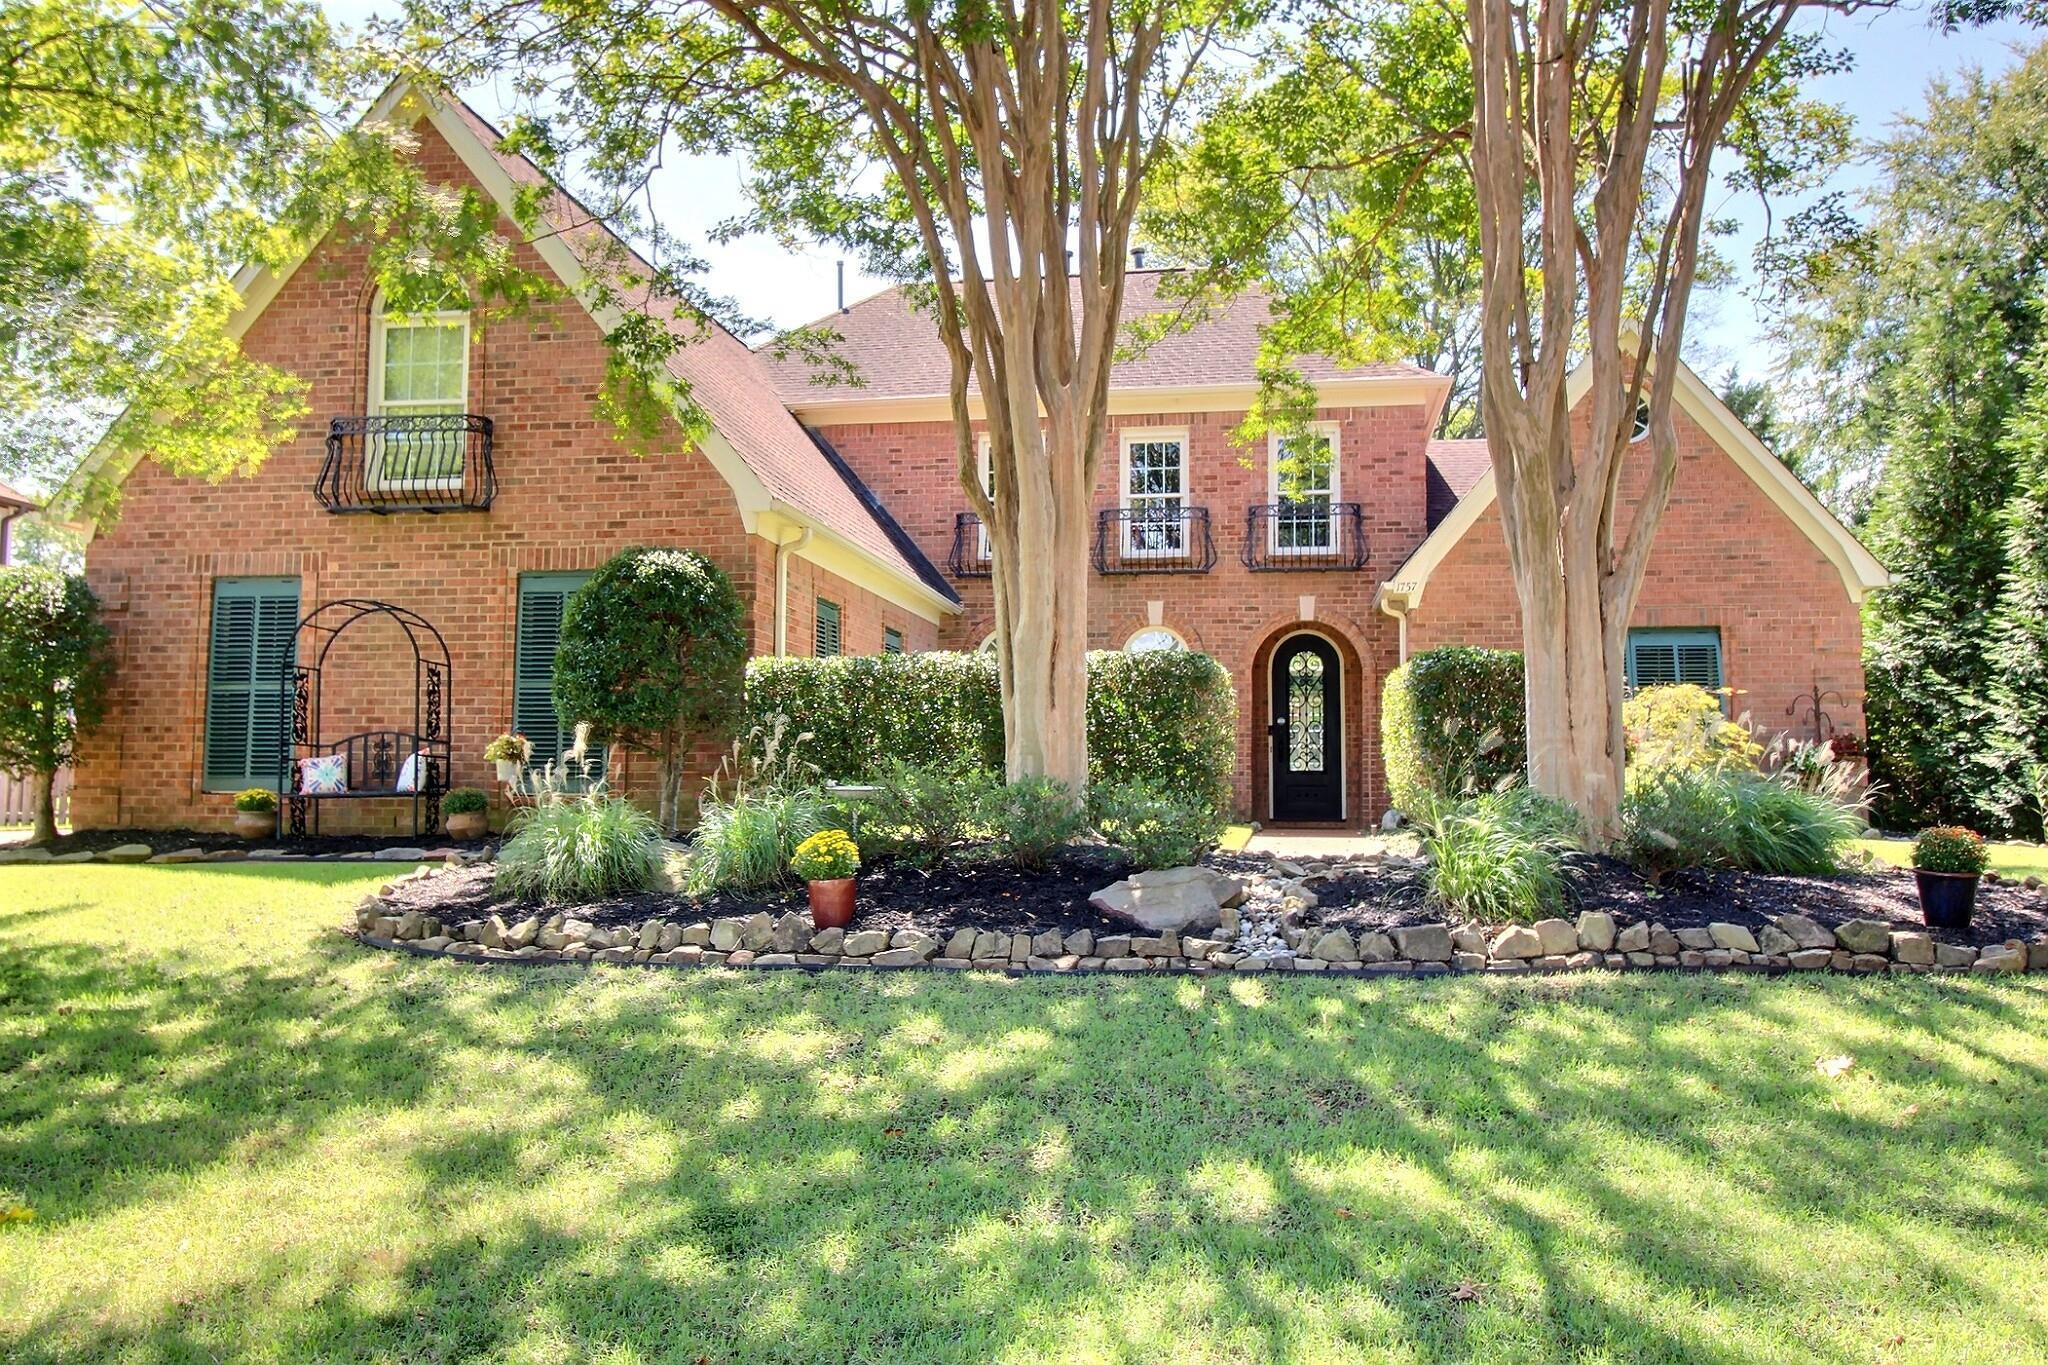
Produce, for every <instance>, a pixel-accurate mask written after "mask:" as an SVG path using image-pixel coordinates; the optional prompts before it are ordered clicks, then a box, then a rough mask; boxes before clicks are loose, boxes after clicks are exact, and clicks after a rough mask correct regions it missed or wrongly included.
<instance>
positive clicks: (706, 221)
mask: <svg viewBox="0 0 2048 1365" xmlns="http://www.w3.org/2000/svg"><path fill="white" fill-rule="evenodd" d="M326 3H327V9H328V11H329V13H330V14H331V15H333V17H334V18H336V19H337V20H339V21H341V22H344V23H348V22H353V21H358V20H360V19H362V18H364V17H365V16H366V15H368V14H370V13H372V12H374V11H376V10H379V9H382V8H384V6H382V5H380V4H379V3H378V2H377V0H326ZM1816 22H1818V23H1820V24H1821V25H1823V26H1824V29H1825V31H1826V33H1827V34H1828V36H1829V37H1830V38H1831V39H1832V40H1834V41H1835V42H1837V43H1839V44H1840V45H1842V46H1845V47H1847V48H1848V49H1849V50H1850V51H1851V52H1852V53H1853V54H1854V56H1855V59H1856V64H1855V68H1854V69H1853V70H1852V71H1850V72H1848V73H1846V74H1843V75H1840V76H1833V77H1829V78H1827V79H1825V80H1822V81H1818V82H1816V83H1815V84H1814V85H1813V87H1812V92H1813V94H1814V95H1815V96H1816V97H1818V98H1822V99H1827V100H1831V101H1834V102H1835V103H1838V104H1841V105H1842V106H1844V107H1845V108H1846V109H1847V110H1848V111H1849V112H1850V114H1851V115H1853V116H1854V118H1855V120H1856V124H1857V129H1858V132H1859V134H1860V135H1861V136H1863V137H1866V138H1874V137H1879V136H1882V135H1883V134H1884V132H1885V131H1886V129H1887V128H1888V127H1889V126H1890V125H1891V124H1892V123H1893V122H1894V121H1895V120H1896V119H1897V118H1898V117H1899V116H1900V115H1901V114H1908V113H1911V112H1913V111H1915V110H1917V109H1918V108H1919V107H1920V106H1921V103H1922V97H1923V95H1924V92H1925V90H1926V88H1927V84H1928V82H1929V81H1930V80H1931V79H1934V78H1936V77H1938V76H1942V75H1945V74H1949V73H1953V72H1955V71H1958V70H1960V69H1962V68H1963V67H1965V66H1968V65H1977V66H1982V67H1984V68H1986V69H1988V70H1993V71H1996V70H2000V69H2003V68H2004V67H2006V66H2009V65H2011V64H2012V63H2013V62H2014V61H2015V60H2016V52H2017V51H2018V49H2019V48H2020V47H2021V46H2022V45H2024V44H2026V43H2028V42H2029V41H2030V40H2033V41H2038V40H2039V35H2038V34H2036V33H2035V32H2034V31H2032V30H2029V29H2026V28H2025V27H2023V26H2021V25H2017V24H2000V25H1993V26H1990V27H1987V28H1984V29H1979V30H1972V31H1968V32H1965V33H1961V34H1957V35H1953V36H1950V35H1945V34H1943V33H1941V32H1939V31H1938V30H1936V29H1934V28H1932V27H1931V26H1930V25H1929V24H1928V22H1927V18H1926V15H1925V11H1924V9H1923V8H1919V7H1915V8H1912V9H1902V10H1880V11H1873V12H1869V13H1866V14H1864V15H1859V16H1853V17H1844V16H1841V15H1837V14H1826V15H1824V16H1820V17H1818V18H1817V20H1816ZM465 94H466V95H467V96H468V97H469V98H470V100H471V102H472V103H473V104H475V105H476V106H477V108H478V109H479V110H480V111H481V112H483V113H484V114H485V115H486V116H495V115H496V114H497V113H498V112H499V110H500V108H501V107H502V102H501V100H500V97H499V92H498V91H497V90H494V89H492V88H490V87H485V88H482V89H477V90H472V91H467V92H465ZM1865 180H1866V176H1865V173H1864V172H1863V171H1862V169H1861V168H1859V167H1854V166H1852V167H1849V168H1846V169H1845V170H1844V171H1843V172H1841V173H1840V174H1839V175H1838V176H1837V177H1836V179H1835V180H1834V182H1833V185H1832V187H1833V188H1842V189H1850V190H1853V189H1855V188H1856V187H1858V186H1859V185H1861V184H1863V183H1865ZM654 205H655V208H656V210H657V211H658V212H659V213H660V214H661V216H662V219H663V221H664V222H665V223H666V224H667V226H668V227H669V229H670V230H671V231H672V232H674V233H676V234H677V235H679V236H680V237H682V238H683V239H684V240H686V241H688V242H690V243H691V244H692V245H693V246H694V247H695V249H696V250H697V251H698V252H699V253H700V254H701V255H702V256H703V257H704V258H705V259H706V260H707V261H708V262H709V263H710V265H711V271H710V275H709V279H708V282H709V284H710V287H711V288H712V289H713V290H714V291H715V292H717V293H721V294H725V295H728V296H730V297H732V298H734V299H736V300H737V301H738V303H739V304H740V306H741V307H742V308H743V309H744V310H745V311H746V312H747V313H748V314H750V315H751V316H754V317H758V318H765V319H768V320H770V321H772V322H774V323H776V324H777V325H779V326H794V325H796V324H798V323H803V322H809V321H811V320H813V319H815V318H818V317H821V316H823V315H824V314H825V313H828V312H830V311H831V309H832V307H833V304H834V275H835V267H836V264H837V261H838V253H836V252H834V251H831V250H829V249H827V248H822V247H813V248H809V249H798V250H794V251H792V250H789V249H787V248H785V247H784V246H783V245H781V244H780V243H777V242H775V241H773V240H770V239H767V238H762V237H753V238H747V239H744V240H740V241H735V242H730V243H724V244H714V243H711V242H710V241H709V240H708V236H709V231H710V229H711V228H712V227H713V226H714V225H715V224H717V223H718V222H720V221H721V220H723V219H725V218H728V217H730V216H732V215H733V214H735V213H737V212H738V211H739V210H740V208H741V192H740V167H739V165H738V163H737V162H735V161H734V160H732V159H730V158H690V159H684V160H680V161H677V162H673V163H671V164H670V165H669V166H668V167H666V168H665V169H664V170H663V171H662V172H661V174H660V178H659V179H658V180H657V181H656V185H655V192H654ZM1798 206H1799V205H1798V203H1797V202H1784V201H1780V202H1777V203H1774V204H1773V205H1772V206H1771V209H1770V212H1769V213H1766V211H1765V209H1764V207H1763V206H1761V205H1760V204H1758V203H1757V202H1756V201H1755V200H1754V199H1753V198H1751V197H1735V196H1730V197H1726V198H1724V199H1723V200H1722V201H1721V202H1720V203H1719V204H1718V205H1716V207H1715V212H1716V213H1717V215H1720V216H1725V217H1729V218H1733V219H1736V220H1738V221H1739V222H1740V223H1741V224H1742V230H1741V232H1740V234H1739V235H1738V237H1737V238H1736V239H1735V240H1734V241H1732V242H1725V243H1723V248H1722V249H1723V250H1724V251H1725V252H1726V253H1727V254H1728V255H1729V256H1730V257H1731V258H1732V259H1733V261H1734V263H1735V264H1736V266H1737V267H1738V269H1739V270H1740V271H1741V272H1742V273H1743V277H1744V280H1745V281H1746V279H1747V270H1748V263H1749V257H1750V252H1751V250H1752V249H1753V248H1754V246H1755V245H1756V243H1757V241H1758V240H1760V239H1761V237H1762V236H1763V234H1764V232H1765V231H1766V230H1767V226H1768V224H1769V223H1770V222H1771V221H1773V220H1775V221H1776V222H1778V223H1780V224H1782V223H1783V222H1784V221H1785V219H1786V217H1787V216H1788V215H1789V213H1790V212H1791V211H1793V210H1794V209H1796V208H1797V207H1798ZM847 269H848V284H847V293H848V296H849V297H850V298H859V297H861V296H863V295H865V294H867V293H869V292H872V291H873V290H874V289H876V288H878V287H880V286H879V283H878V282H875V281H870V280H866V279H863V278H861V277H860V276H859V275H858V274H857V273H856V272H855V270H854V268H853V266H852V264H851V263H849V264H848V268H847ZM1691 332H1692V335H1691V337H1690V338H1689V346H1688V350H1689V352H1690V353H1691V355H1692V357H1693V359H1694V362H1695V364H1696V365H1698V366H1699V367H1700V368H1702V369H1711V370H1712V371H1713V372H1714V373H1716V374H1718V373H1719V372H1720V371H1721V370H1722V369H1724V368H1726V367H1727V366H1729V365H1731V364H1732V365H1735V366H1736V367H1738V368H1739V369H1741V370H1742V371H1743V372H1744V373H1745V374H1749V375H1759V374H1763V373H1766V372H1767V371H1768V370H1769V369H1770V368H1771V367H1772V366H1773V364H1774V363H1775V362H1776V361H1777V360H1778V359H1780V357H1777V356H1775V355H1774V354H1772V353H1771V351H1770V350H1769V347H1768V344H1767V343H1766V342H1765V340H1764V327H1763V321H1762V319H1760V318H1759V316H1758V314H1757V310H1756V307H1755V305H1754V304H1753V303H1752V301H1751V300H1750V299H1749V298H1748V297H1747V296H1746V295H1745V293H1744V292H1743V288H1742V285H1741V284H1737V285H1736V286H1734V287H1731V288H1729V289H1726V290H1724V291H1722V292H1721V293H1720V294H1719V295H1718V296H1716V297H1714V298H1711V299H1709V298H1705V297H1702V298H1700V299H1698V300H1696V302H1695V306H1694V309H1693V313H1692V323H1691Z"/></svg>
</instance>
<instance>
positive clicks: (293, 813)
mask: <svg viewBox="0 0 2048 1365" xmlns="http://www.w3.org/2000/svg"><path fill="white" fill-rule="evenodd" d="M376 620H384V621H388V622H390V623H392V624H395V625H396V626H397V627H398V628H399V629H400V630H401V631H402V632H403V633H404V635H405V639H406V642H407V643H408V644H410V645H411V646H412V728H411V729H409V730H398V729H376V730H360V731H356V732H354V733H351V734H347V735H342V736H339V737H337V738H332V739H330V738H329V737H328V736H327V733H326V730H325V728H324V725H323V721H324V716H325V703H326V700H327V696H326V693H327V683H328V681H329V678H328V660H329V658H330V656H332V655H333V653H334V648H335V646H336V645H337V644H338V643H340V641H341V639H342V637H343V636H344V634H346V633H347V632H348V631H349V630H350V629H351V628H352V627H354V626H356V625H359V624H361V623H363V622H366V621H376ZM283 668H284V684H285V686H284V689H283V703H282V706H283V716H282V720H283V722H284V724H283V733H284V736H285V742H284V744H283V745H282V746H281V747H280V750H279V753H280V758H279V768H278V784H277V789H278V791H279V793H280V794H282V795H283V796H284V799H285V801H286V806H287V810H288V812H289V815H290V823H289V830H290V832H291V833H292V834H294V835H305V834H309V833H310V834H318V833H319V832H320V814H319V806H318V804H317V803H318V802H321V801H328V800H338V799H363V798H369V797H387V798H405V799H409V800H411V802H412V832H413V833H414V834H421V833H427V832H431V831H433V830H435V829H438V828H439V827H440V823H441V793H442V792H444V791H446V790H447V788H448V777H449V771H450V764H451V763H452V762H453V758H454V750H453V746H452V743H451V739H450V734H449V724H448V701H449V691H448V689H449V683H450V679H451V678H452V676H453V670H452V669H451V668H450V666H449V661H448V644H447V642H446V641H445V640H443V639H442V638H441V632H440V631H439V630H436V629H435V628H434V626H433V624H432V623H431V622H429V621H428V620H427V619H426V618H425V617H423V616H421V615H420V614H419V613H417V612H415V611H411V610H409V609H407V608H405V607H399V606H394V605H392V604H391V603H389V602H378V601H374V600H372V599H369V598H362V597H347V598H342V599H340V600H338V601H334V602H329V603H326V604H325V605H323V606H319V607H316V608H314V609H313V610H312V611H311V612H309V613H307V614H306V615H305V616H304V617H302V618H301V619H300V621H299V624H298V626H297V627H296V629H295V630H294V632H293V636H292V651H291V653H289V654H288V655H286V657H285V660H284V665H283ZM327 755H339V756H340V757H341V759H342V768H343V773H344V779H343V782H342V786H341V789H340V790H338V791H319V792H308V791H306V790H305V786H306V783H305V782H304V781H302V780H301V776H300V774H301V771H302V770H301V767H300V762H301V760H303V759H308V758H317V757H322V756H327ZM309 814H310V816H311V819H310V820H309V819H308V816H309Z"/></svg>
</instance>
